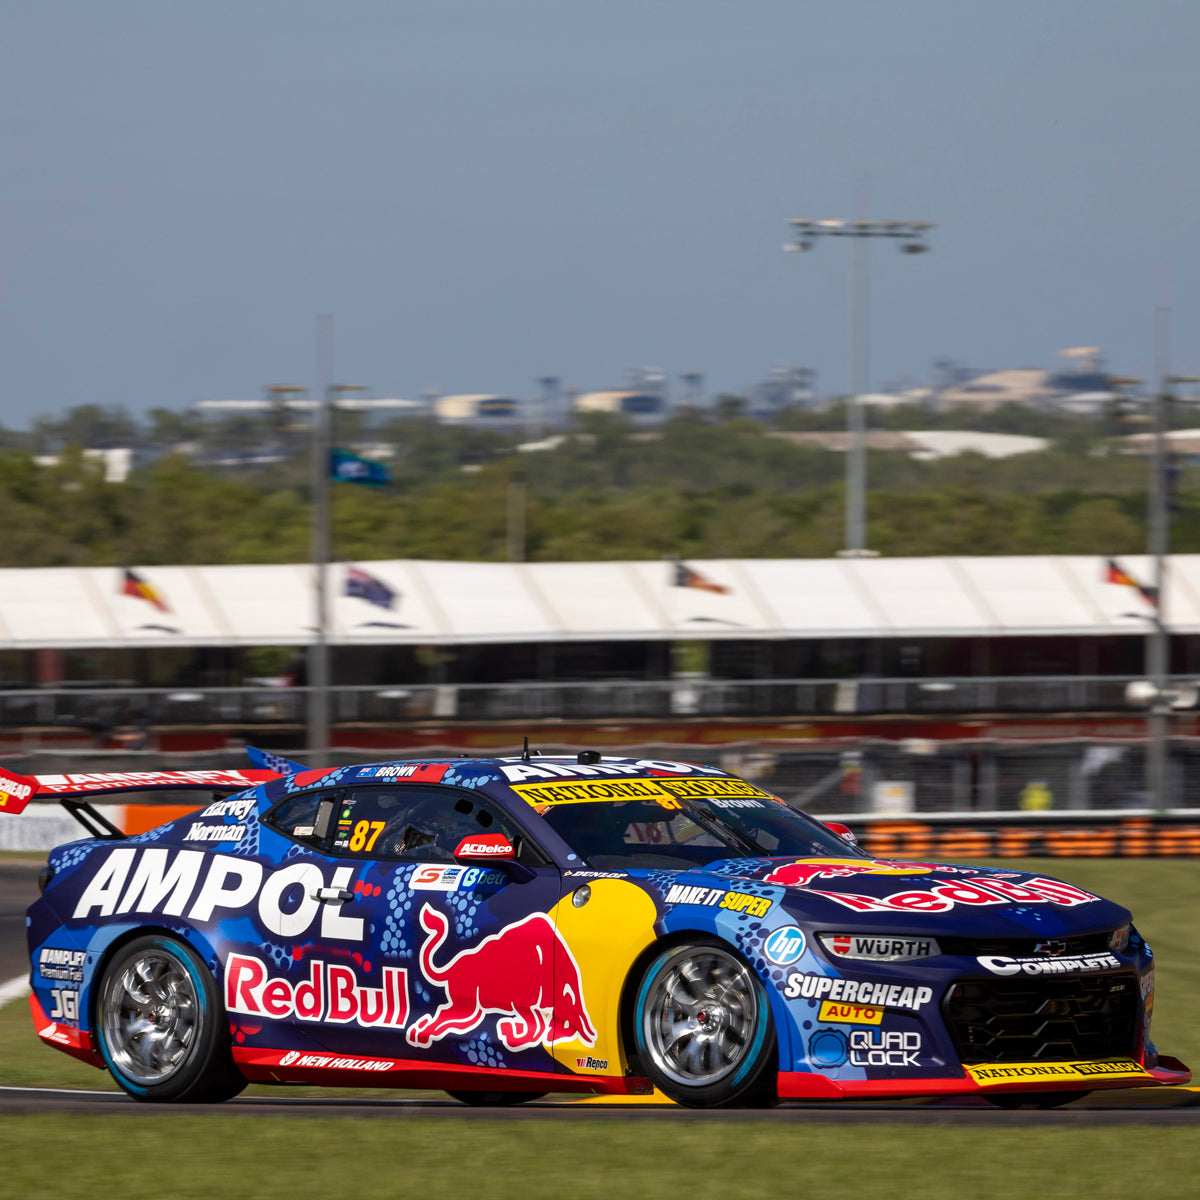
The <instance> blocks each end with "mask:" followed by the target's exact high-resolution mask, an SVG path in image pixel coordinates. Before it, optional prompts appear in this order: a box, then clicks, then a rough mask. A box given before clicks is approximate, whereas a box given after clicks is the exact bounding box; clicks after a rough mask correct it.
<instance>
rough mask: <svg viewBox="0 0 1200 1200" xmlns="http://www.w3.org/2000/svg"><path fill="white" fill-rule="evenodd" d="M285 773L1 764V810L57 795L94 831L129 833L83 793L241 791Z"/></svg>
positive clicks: (16, 809)
mask: <svg viewBox="0 0 1200 1200" xmlns="http://www.w3.org/2000/svg"><path fill="white" fill-rule="evenodd" d="M278 778H280V773H279V772H278V771H267V770H259V769H255V770H249V771H93V772H90V773H88V774H80V775H29V776H25V775H17V774H15V773H14V772H12V771H8V770H5V768H4V767H0V812H6V813H12V814H13V815H14V816H15V815H16V814H17V813H20V812H23V811H24V809H25V806H26V805H27V804H28V803H29V801H30V800H31V799H32V798H33V797H34V796H38V797H42V796H54V797H56V798H57V799H58V801H59V803H60V804H61V805H62V806H63V808H65V809H66V810H67V812H69V813H70V814H71V816H73V817H74V818H75V819H76V820H77V821H78V822H79V823H80V825H82V826H83V828H84V829H85V830H87V832H88V833H90V834H91V835H92V836H93V837H98V838H123V837H124V836H125V834H124V833H122V832H121V830H119V829H118V828H117V827H116V826H115V825H114V824H113V823H112V822H111V821H110V820H108V818H107V817H105V816H104V815H103V814H102V813H100V812H97V811H96V809H94V808H93V807H92V806H91V804H89V803H88V801H87V800H86V799H84V798H83V797H87V796H104V795H109V794H112V793H114V792H145V791H165V790H172V791H174V790H186V789H191V788H196V789H203V790H205V791H223V792H241V791H245V790H246V789H247V788H252V787H257V786H258V784H260V783H267V782H269V781H270V780H272V779H278Z"/></svg>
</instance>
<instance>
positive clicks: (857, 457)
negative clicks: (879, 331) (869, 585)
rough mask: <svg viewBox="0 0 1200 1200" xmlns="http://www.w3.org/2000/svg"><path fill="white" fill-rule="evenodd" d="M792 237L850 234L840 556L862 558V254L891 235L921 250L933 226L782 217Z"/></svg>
mask: <svg viewBox="0 0 1200 1200" xmlns="http://www.w3.org/2000/svg"><path fill="white" fill-rule="evenodd" d="M788 224H789V225H791V226H792V229H793V231H794V233H795V239H794V240H793V241H790V242H785V243H784V245H783V248H784V249H785V250H788V251H793V252H796V251H803V250H811V249H812V248H813V246H814V245H815V243H816V241H817V239H818V238H823V237H839V238H851V239H853V241H854V253H853V255H852V257H851V266H850V322H849V324H850V332H849V342H850V345H849V351H850V395H849V397H848V398H847V401H846V441H847V446H846V545H845V548H844V549H843V550H842V551H841V552H840V553H841V555H842V556H843V557H845V558H865V557H868V556H869V555H870V554H871V553H872V552H871V551H870V550H868V549H867V517H866V487H867V481H866V454H865V441H866V436H865V435H866V419H865V414H864V400H863V397H864V396H865V395H866V392H867V321H868V285H869V279H868V259H867V242H868V241H869V240H870V239H871V238H893V239H895V240H896V241H897V242H898V243H899V247H900V250H901V251H902V252H903V253H904V254H924V253H925V251H927V250H928V249H929V246H928V245H927V244H926V241H925V237H926V233H927V231H928V230H930V229H932V228H933V225H931V224H930V223H929V222H928V221H863V220H852V221H851V220H845V219H844V218H842V217H833V218H827V219H824V220H810V219H809V218H807V217H795V218H793V219H792V220H790V221H789V222H788Z"/></svg>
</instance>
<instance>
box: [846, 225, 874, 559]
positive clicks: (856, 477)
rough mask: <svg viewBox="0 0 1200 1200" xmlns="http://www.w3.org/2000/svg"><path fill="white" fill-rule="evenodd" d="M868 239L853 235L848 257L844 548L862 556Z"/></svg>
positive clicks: (864, 535)
mask: <svg viewBox="0 0 1200 1200" xmlns="http://www.w3.org/2000/svg"><path fill="white" fill-rule="evenodd" d="M869 271H870V265H869V260H868V258H867V239H866V238H855V239H854V249H853V253H852V254H851V256H850V323H849V325H850V345H849V347H848V349H849V357H850V395H849V396H847V398H846V434H847V438H846V442H847V444H846V549H845V551H844V553H845V554H846V556H847V557H853V558H858V557H861V556H862V554H863V552H864V551H865V550H866V548H867V467H866V454H867V447H866V435H867V414H866V394H867V377H868V365H867V364H868V354H869V350H868V343H867V330H868V328H869V325H868V321H869V318H870V313H869V304H870V291H869V286H870V278H869Z"/></svg>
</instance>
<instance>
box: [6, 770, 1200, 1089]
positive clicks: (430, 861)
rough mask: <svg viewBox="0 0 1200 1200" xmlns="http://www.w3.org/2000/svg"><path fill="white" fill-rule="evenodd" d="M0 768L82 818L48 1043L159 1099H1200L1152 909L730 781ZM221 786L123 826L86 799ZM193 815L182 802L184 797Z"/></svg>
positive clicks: (39, 952)
mask: <svg viewBox="0 0 1200 1200" xmlns="http://www.w3.org/2000/svg"><path fill="white" fill-rule="evenodd" d="M251 757H252V759H253V760H254V762H255V766H254V768H253V769H250V770H246V771H237V770H214V771H158V772H140V773H121V772H111V773H105V774H92V775H56V776H41V777H33V778H29V779H26V778H22V777H21V776H17V775H14V774H12V773H11V772H0V775H2V776H3V777H2V778H0V813H10V814H17V813H20V812H21V811H22V810H23V809H25V808H26V806H27V805H29V804H38V803H44V802H48V801H52V800H56V801H59V802H61V803H62V804H63V805H64V806H65V807H67V808H68V809H69V810H70V811H71V812H73V813H74V814H75V815H77V816H78V817H79V818H80V820H81V821H82V822H83V823H84V824H85V826H86V827H87V829H88V832H89V833H90V834H91V835H92V836H91V837H89V838H88V839H87V840H85V841H80V842H73V843H70V844H69V845H66V846H61V847H59V848H58V849H57V850H55V851H53V852H52V853H51V855H50V857H49V860H48V863H47V866H46V869H45V870H44V871H43V873H42V884H43V894H42V896H41V897H40V898H39V899H38V900H37V901H36V902H35V903H34V904H33V905H32V907H31V908H30V909H29V914H28V931H29V948H30V955H31V976H30V982H31V985H32V993H33V994H32V996H31V997H30V1008H31V1011H32V1015H33V1019H34V1023H35V1028H36V1030H37V1032H38V1035H39V1036H40V1037H41V1038H42V1040H43V1041H44V1042H45V1043H46V1044H47V1045H48V1046H52V1047H54V1048H56V1049H59V1050H62V1051H63V1052H65V1053H68V1054H72V1055H74V1056H75V1057H77V1058H80V1059H82V1060H83V1061H85V1062H88V1063H91V1064H92V1065H93V1066H96V1067H98V1068H101V1069H105V1070H108V1071H109V1072H110V1073H111V1074H112V1075H113V1077H114V1078H115V1079H116V1081H117V1082H118V1083H119V1084H120V1085H121V1087H123V1088H124V1089H125V1090H126V1091H127V1092H128V1093H129V1094H130V1095H132V1096H135V1097H137V1098H138V1099H140V1100H145V1101H185V1100H186V1101H199V1100H222V1099H227V1098H229V1097H231V1096H233V1095H235V1094H236V1093H237V1092H239V1091H240V1090H241V1089H242V1088H243V1087H244V1086H245V1084H246V1083H247V1081H249V1080H254V1081H260V1082H266V1083H281V1084H284V1083H310V1084H323V1085H334V1086H336V1085H344V1086H381V1087H421V1088H430V1087H433V1088H443V1089H445V1090H447V1091H449V1092H450V1093H451V1095H453V1096H455V1097H457V1098H458V1099H460V1100H463V1101H464V1102H467V1103H476V1104H479V1103H488V1104H508V1103H518V1102H520V1101H523V1100H529V1099H532V1098H534V1097H537V1096H539V1095H542V1094H545V1093H550V1092H593V1093H615V1094H649V1093H650V1092H651V1091H652V1090H654V1089H656V1088H657V1089H659V1090H660V1091H661V1092H662V1093H664V1094H665V1095H666V1096H668V1097H669V1098H671V1099H673V1100H675V1101H677V1102H679V1103H681V1104H686V1105H691V1106H694V1107H716V1106H722V1105H732V1104H739V1105H746V1104H765V1103H774V1102H776V1101H779V1100H784V1101H788V1100H805V1099H819V1100H836V1099H872V1098H896V1097H904V1096H913V1097H917V1096H941V1095H950V1094H962V1095H968V1094H971V1095H978V1096H982V1097H984V1098H985V1099H988V1100H990V1101H993V1102H994V1103H996V1104H997V1105H1000V1106H1004V1107H1008V1106H1012V1105H1014V1104H1035V1105H1039V1106H1047V1107H1048V1106H1053V1105H1057V1104H1062V1103H1065V1102H1067V1101H1069V1100H1072V1099H1074V1098H1076V1097H1078V1096H1082V1095H1084V1094H1086V1093H1088V1092H1091V1091H1095V1090H1097V1089H1104V1088H1128V1087H1152V1086H1157V1085H1162V1084H1178V1083H1185V1082H1187V1081H1188V1080H1189V1079H1190V1073H1189V1071H1188V1070H1187V1068H1186V1067H1184V1066H1183V1065H1182V1064H1180V1063H1179V1062H1177V1061H1176V1060H1174V1059H1171V1058H1168V1057H1166V1056H1165V1055H1162V1054H1160V1053H1159V1051H1158V1049H1157V1048H1156V1047H1155V1045H1154V1043H1153V1041H1152V1040H1151V1037H1150V1020H1151V1013H1152V1011H1153V1005H1154V989H1155V976H1154V960H1153V957H1152V955H1151V952H1150V948H1149V946H1147V945H1146V943H1145V941H1144V940H1143V938H1142V937H1141V936H1140V935H1139V933H1138V932H1137V930H1136V929H1135V928H1134V926H1133V924H1132V923H1131V918H1130V914H1129V913H1128V912H1127V911H1126V910H1125V909H1124V908H1121V907H1120V906H1118V905H1116V904H1113V903H1111V902H1110V901H1107V900H1104V899H1103V898H1101V897H1099V896H1096V895H1093V894H1092V893H1090V892H1087V891H1084V890H1083V889H1081V888H1078V887H1075V886H1074V885H1072V884H1069V883H1064V882H1062V881H1060V880H1057V879H1052V878H1049V877H1047V876H1044V875H1042V874H1038V873H1034V874H1031V873H1027V872H1021V871H1017V870H1008V869H1002V868H990V867H982V866H979V867H976V866H969V865H948V864H940V863H927V862H892V861H880V860H874V859H871V858H869V857H867V856H866V855H864V854H863V853H862V852H861V851H860V850H859V849H858V848H857V847H856V846H855V845H854V844H853V841H852V840H851V838H850V837H849V836H847V834H848V831H846V830H845V829H844V827H840V826H839V827H827V826H824V825H822V824H821V823H819V822H818V821H816V820H814V819H812V818H811V817H808V816H806V815H805V814H803V813H801V812H799V811H797V810H796V809H794V808H792V807H791V806H789V805H788V804H786V803H784V801H782V800H781V799H780V798H778V797H776V796H773V795H771V794H769V793H768V792H765V791H763V790H762V789H761V788H759V787H757V786H756V785H754V784H752V783H749V782H747V781H745V780H741V779H736V778H734V777H732V776H730V775H727V774H726V773H724V772H723V771H720V770H718V769H716V768H713V767H706V766H697V765H694V764H689V763H680V762H673V761H668V760H658V759H634V758H601V757H600V756H598V755H596V754H595V753H594V752H584V753H581V754H580V755H578V756H577V757H550V756H530V755H524V756H522V757H520V758H490V759H452V760H445V761H433V762H385V763H369V764H365V765H361V766H350V767H338V768H335V769H331V770H310V769H306V768H304V767H302V766H300V765H298V764H295V763H291V762H289V761H288V760H286V759H282V758H279V757H278V756H276V755H273V754H263V753H260V752H257V751H255V752H252V755H251ZM189 788H190V789H196V790H197V791H199V792H202V793H207V794H206V795H204V796H202V797H201V801H202V802H201V803H199V804H198V805H196V807H195V811H192V812H188V813H187V815H185V816H182V817H178V818H177V819H175V820H172V821H169V822H167V823H166V824H163V825H161V826H160V827H159V828H157V829H153V830H151V831H150V832H148V833H142V834H137V835H136V836H126V835H125V834H124V833H123V832H122V831H121V830H120V829H118V828H116V827H115V826H114V825H113V824H112V823H111V822H110V821H109V820H107V819H106V818H105V816H104V815H103V813H102V812H101V811H98V810H97V809H95V808H93V807H92V806H91V803H90V801H91V798H93V797H97V796H105V795H116V794H119V793H125V792H135V791H145V790H155V789H158V790H168V789H169V790H171V791H172V792H177V791H178V790H179V789H189ZM175 811H178V810H175Z"/></svg>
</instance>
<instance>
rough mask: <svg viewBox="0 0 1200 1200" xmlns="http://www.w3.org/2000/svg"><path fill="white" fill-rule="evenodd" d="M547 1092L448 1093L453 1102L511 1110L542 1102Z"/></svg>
mask: <svg viewBox="0 0 1200 1200" xmlns="http://www.w3.org/2000/svg"><path fill="white" fill-rule="evenodd" d="M545 1094H546V1093H545V1092H447V1093H446V1095H447V1096H449V1097H450V1098H451V1099H452V1100H458V1101H460V1102H461V1103H463V1104H470V1105H472V1106H473V1107H475V1108H509V1107H510V1106H512V1105H514V1104H528V1103H529V1102H530V1100H540V1099H541V1098H542V1097H543V1096H544V1095H545Z"/></svg>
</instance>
